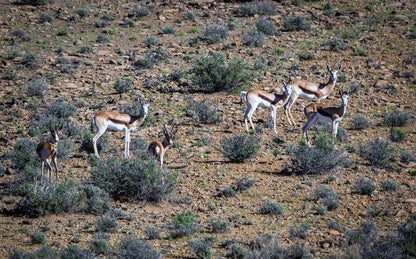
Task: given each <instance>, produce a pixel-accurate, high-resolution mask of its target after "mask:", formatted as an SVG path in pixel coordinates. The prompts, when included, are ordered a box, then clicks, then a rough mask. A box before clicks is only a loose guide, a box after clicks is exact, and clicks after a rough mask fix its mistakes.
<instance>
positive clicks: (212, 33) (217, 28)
mask: <svg viewBox="0 0 416 259" xmlns="http://www.w3.org/2000/svg"><path fill="white" fill-rule="evenodd" d="M203 34H204V37H203V39H204V41H206V42H207V43H209V44H214V43H218V42H222V41H223V40H224V39H225V38H227V37H228V27H227V26H226V25H223V24H209V25H207V27H205V29H204V31H203Z"/></svg>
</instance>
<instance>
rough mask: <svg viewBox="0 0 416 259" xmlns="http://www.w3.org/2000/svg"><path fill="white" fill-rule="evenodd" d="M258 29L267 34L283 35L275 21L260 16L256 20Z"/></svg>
mask: <svg viewBox="0 0 416 259" xmlns="http://www.w3.org/2000/svg"><path fill="white" fill-rule="evenodd" d="M256 27H257V30H258V31H260V32H262V33H264V34H266V35H278V36H281V34H282V33H281V32H279V31H278V30H277V29H276V26H275V24H274V22H273V21H272V20H270V19H266V18H260V19H259V20H258V21H257V22H256Z"/></svg>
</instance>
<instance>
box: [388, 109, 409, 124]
mask: <svg viewBox="0 0 416 259" xmlns="http://www.w3.org/2000/svg"><path fill="white" fill-rule="evenodd" d="M413 121H414V116H413V115H411V114H410V113H407V112H404V111H400V110H394V111H392V112H390V113H389V114H388V115H386V117H384V118H383V122H382V125H384V126H391V127H402V126H406V125H408V124H410V123H413Z"/></svg>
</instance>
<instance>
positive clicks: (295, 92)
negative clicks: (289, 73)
mask: <svg viewBox="0 0 416 259" xmlns="http://www.w3.org/2000/svg"><path fill="white" fill-rule="evenodd" d="M326 68H327V70H328V72H329V80H328V82H327V83H314V82H310V81H306V80H301V79H295V80H294V83H293V87H292V94H291V96H290V101H289V102H288V103H287V104H286V105H285V114H286V118H287V120H288V121H289V125H294V126H295V125H296V123H295V120H294V119H293V116H292V106H293V104H294V103H295V102H296V100H297V99H298V98H305V99H313V100H315V101H316V102H317V103H320V102H321V100H322V99H325V98H327V97H328V95H329V94H331V92H332V91H333V90H334V87H335V83H336V82H337V78H338V76H337V73H338V71H339V70H340V69H341V65H339V66H338V68H337V70H334V71H332V70H331V69H330V68H329V66H328V64H326Z"/></svg>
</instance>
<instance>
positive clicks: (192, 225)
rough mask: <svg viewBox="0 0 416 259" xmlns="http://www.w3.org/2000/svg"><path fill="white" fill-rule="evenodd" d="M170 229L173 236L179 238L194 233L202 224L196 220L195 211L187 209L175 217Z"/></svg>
mask: <svg viewBox="0 0 416 259" xmlns="http://www.w3.org/2000/svg"><path fill="white" fill-rule="evenodd" d="M168 229H169V233H170V236H171V237H173V238H178V237H184V236H190V235H192V234H194V233H195V232H197V231H199V229H200V226H199V224H198V223H196V222H195V215H194V213H192V212H191V211H185V212H182V213H180V214H178V215H177V216H176V217H175V219H174V220H173V221H172V222H171V224H170V226H169V228H168Z"/></svg>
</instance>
